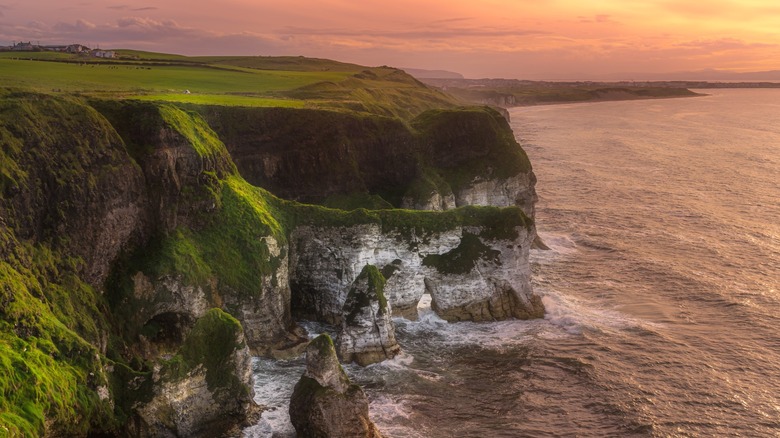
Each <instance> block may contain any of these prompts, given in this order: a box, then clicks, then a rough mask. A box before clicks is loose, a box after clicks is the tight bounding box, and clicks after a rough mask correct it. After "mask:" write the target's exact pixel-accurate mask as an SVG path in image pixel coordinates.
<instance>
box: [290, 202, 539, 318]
mask: <svg viewBox="0 0 780 438" xmlns="http://www.w3.org/2000/svg"><path fill="white" fill-rule="evenodd" d="M459 213H463V214H466V213H473V214H478V213H479V214H482V215H483V216H482V217H481V218H480V219H479V220H477V221H474V222H472V223H469V221H468V220H466V219H467V218H464V217H463V216H462V215H460V214H459ZM419 215H436V213H426V212H405V213H403V212H388V213H386V215H385V216H384V217H381V218H380V223H379V224H362V225H353V226H350V227H343V226H322V225H320V226H314V225H310V226H299V227H297V228H296V229H295V230H294V231H293V233H292V235H291V237H290V242H291V243H290V245H291V254H292V255H291V258H290V263H291V267H290V281H291V284H292V287H293V297H292V300H293V307H294V308H295V309H296V311H297V312H299V313H300V314H301V315H302V316H304V317H309V318H314V319H317V320H322V321H327V322H330V323H332V324H341V323H342V319H343V315H342V309H343V308H344V305H345V303H346V300H347V294H348V292H349V290H350V287H351V285H352V283H353V282H354V281H355V279H356V278H357V277H358V276H359V275H360V272H361V271H362V270H363V267H364V266H366V265H374V266H378V267H381V270H382V271H383V272H384V273H385V277H386V278H387V284H386V285H385V287H384V294H385V296H386V297H387V300H388V302H389V304H390V306H392V309H393V312H394V314H395V315H397V316H404V317H407V318H411V319H414V318H416V316H417V310H416V308H417V304H418V303H419V301H420V299H421V298H422V296H423V294H425V293H426V292H427V293H429V294H430V295H431V297H432V300H433V302H432V307H433V309H434V311H435V312H436V313H437V314H439V316H441V317H442V318H444V319H447V320H449V321H463V320H470V321H492V320H501V319H506V318H510V317H515V318H524V319H526V318H537V317H541V316H542V315H543V313H544V308H543V306H542V303H541V300H540V299H539V297H538V296H536V295H534V294H533V292H532V290H531V284H530V267H529V264H528V255H529V249H530V246H531V242H532V241H533V236H532V233H531V230H530V227H529V226H527V225H524V223H523V220H524V219H523V218H525V216H524V215H523V213H522V212H521V211H520V210H519V208H516V207H515V208H514V209H505V210H499V209H490V208H487V209H480V208H478V207H469V208H467V209H459V210H452V211H450V212H445V213H438V215H444V217H447V218H448V219H449V220H448V221H445V222H444V223H445V224H446V225H447V226H446V227H444V228H438V229H436V228H434V227H433V225H430V224H429V226H430V227H431V228H429V229H426V225H425V219H424V218H425V216H419ZM447 215H449V217H448V216H447ZM398 216H402V217H403V216H405V219H406V220H408V221H409V222H411V223H414V224H416V225H415V227H413V228H411V229H403V228H393V227H391V226H390V225H389V224H388V223H387V222H390V221H393V220H400V219H399V217H398ZM418 216H419V217H418ZM427 217H428V218H430V217H438V216H427ZM382 220H383V221H384V222H382ZM480 222H482V223H483V224H482V225H477V224H478V223H480ZM439 226H441V224H439ZM407 233H408V234H407Z"/></svg>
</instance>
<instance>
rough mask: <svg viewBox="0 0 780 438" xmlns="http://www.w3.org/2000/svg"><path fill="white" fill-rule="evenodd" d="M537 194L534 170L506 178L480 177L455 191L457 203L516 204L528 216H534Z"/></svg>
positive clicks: (460, 205)
mask: <svg viewBox="0 0 780 438" xmlns="http://www.w3.org/2000/svg"><path fill="white" fill-rule="evenodd" d="M537 200H538V196H537V195H536V175H535V174H534V173H533V172H528V173H519V174H517V175H515V176H513V177H510V178H506V179H484V178H479V179H477V180H475V181H474V182H472V183H471V184H470V185H469V186H468V187H464V188H462V189H461V190H459V191H457V192H456V193H455V204H456V205H457V206H458V207H462V206H464V205H492V206H495V207H509V206H513V205H516V206H518V207H520V208H522V209H523V212H524V213H525V215H526V216H528V217H530V218H533V217H534V214H535V205H536V201H537Z"/></svg>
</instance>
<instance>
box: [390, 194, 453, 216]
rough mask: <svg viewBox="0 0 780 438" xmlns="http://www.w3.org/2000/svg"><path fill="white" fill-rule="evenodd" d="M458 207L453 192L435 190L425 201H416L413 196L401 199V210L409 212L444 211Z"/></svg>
mask: <svg viewBox="0 0 780 438" xmlns="http://www.w3.org/2000/svg"><path fill="white" fill-rule="evenodd" d="M455 207H457V205H456V202H455V195H453V194H452V192H449V193H439V192H438V191H436V190H433V191H432V192H431V193H430V195H428V197H427V198H425V199H415V198H413V197H411V196H404V197H403V198H402V199H401V208H406V209H409V210H433V211H444V210H449V209H451V208H455Z"/></svg>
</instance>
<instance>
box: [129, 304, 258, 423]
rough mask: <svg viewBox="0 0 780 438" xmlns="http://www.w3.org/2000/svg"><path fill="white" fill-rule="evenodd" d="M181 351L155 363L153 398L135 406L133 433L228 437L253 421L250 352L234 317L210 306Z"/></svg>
mask: <svg viewBox="0 0 780 438" xmlns="http://www.w3.org/2000/svg"><path fill="white" fill-rule="evenodd" d="M212 343H213V344H214V345H212ZM179 354H180V356H181V359H180V360H179V361H178V362H177V361H173V362H171V363H164V362H163V363H158V364H157V365H155V367H154V370H153V382H154V390H153V391H154V393H153V396H152V399H151V401H150V402H148V403H146V404H144V405H142V406H140V407H139V408H137V410H136V418H135V420H134V421H133V422H131V423H130V425H129V430H128V432H129V433H130V434H131V435H133V436H139V437H178V436H187V437H212V436H229V435H231V434H232V433H234V432H235V433H238V432H239V430H240V427H242V426H246V425H248V423H251V422H253V421H256V420H257V417H258V414H259V407H258V406H257V405H255V404H254V401H252V386H251V379H252V367H251V356H250V353H249V349H248V348H247V346H246V343H245V342H244V336H243V332H242V331H241V328H240V325H239V324H238V321H236V320H234V319H232V318H231V317H229V316H227V314H225V313H224V312H221V311H219V310H218V309H212V310H210V311H209V312H208V313H207V314H206V315H205V316H204V317H203V318H202V319H201V320H199V321H198V322H197V323H196V325H195V328H193V330H192V332H191V333H190V335H189V337H188V339H187V341H186V342H185V345H184V346H183V347H182V349H181V351H180V352H179Z"/></svg>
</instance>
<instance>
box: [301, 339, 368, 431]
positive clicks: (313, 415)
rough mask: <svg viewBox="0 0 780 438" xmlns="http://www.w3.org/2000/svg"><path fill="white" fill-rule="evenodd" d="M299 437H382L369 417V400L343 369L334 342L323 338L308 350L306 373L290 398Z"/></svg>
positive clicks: (311, 344) (312, 343) (314, 342)
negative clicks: (351, 381)
mask: <svg viewBox="0 0 780 438" xmlns="http://www.w3.org/2000/svg"><path fill="white" fill-rule="evenodd" d="M290 420H291V421H292V424H293V426H294V427H295V430H296V432H297V434H298V436H299V437H317V438H381V436H382V435H381V434H380V432H379V430H378V429H377V428H376V426H375V425H374V423H373V422H372V421H371V419H370V418H369V416H368V399H367V398H366V395H365V394H364V393H363V390H362V389H361V388H360V386H358V385H354V384H351V383H350V381H349V378H348V377H347V375H346V373H344V369H343V368H341V365H340V364H339V361H338V358H337V357H336V350H335V349H334V346H333V340H332V339H331V338H330V336H328V335H320V336H318V337H317V338H315V339H314V340H313V341H312V342H311V343H310V344H309V346H308V347H307V348H306V371H305V372H304V374H303V376H301V379H300V380H299V381H298V383H297V384H296V385H295V389H294V390H293V395H292V398H291V399H290Z"/></svg>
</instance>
